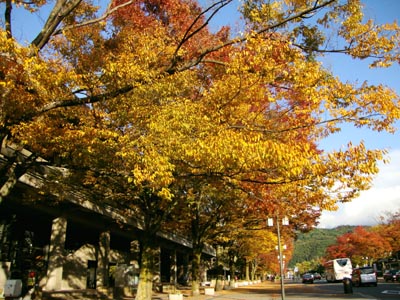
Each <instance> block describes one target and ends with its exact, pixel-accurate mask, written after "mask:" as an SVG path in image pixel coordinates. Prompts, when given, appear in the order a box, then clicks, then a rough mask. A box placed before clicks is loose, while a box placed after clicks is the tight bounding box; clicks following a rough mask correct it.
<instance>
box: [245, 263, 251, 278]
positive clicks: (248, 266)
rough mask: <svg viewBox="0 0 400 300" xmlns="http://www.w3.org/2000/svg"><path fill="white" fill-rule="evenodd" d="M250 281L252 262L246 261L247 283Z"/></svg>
mask: <svg viewBox="0 0 400 300" xmlns="http://www.w3.org/2000/svg"><path fill="white" fill-rule="evenodd" d="M249 280H250V262H248V261H246V281H249Z"/></svg>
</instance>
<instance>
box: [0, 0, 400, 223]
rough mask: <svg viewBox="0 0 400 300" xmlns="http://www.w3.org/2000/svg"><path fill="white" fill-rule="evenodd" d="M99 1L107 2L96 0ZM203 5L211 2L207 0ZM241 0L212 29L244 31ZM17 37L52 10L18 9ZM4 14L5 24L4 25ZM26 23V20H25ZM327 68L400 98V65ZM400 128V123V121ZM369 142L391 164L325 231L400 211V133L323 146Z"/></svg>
mask: <svg viewBox="0 0 400 300" xmlns="http://www.w3.org/2000/svg"><path fill="white" fill-rule="evenodd" d="M94 2H95V3H104V1H101V0H94ZM200 2H201V3H203V4H209V3H211V1H210V0H201V1H200ZM363 3H364V4H365V16H366V17H367V18H372V19H374V20H375V21H376V22H377V23H382V22H393V21H395V20H397V21H399V19H400V1H398V0H364V1H363ZM239 4H240V2H239V0H234V1H233V2H232V3H231V4H229V5H228V6H227V7H225V8H224V9H223V10H222V11H221V12H220V13H219V17H218V18H217V19H216V20H215V21H213V22H212V24H211V26H212V27H213V28H214V29H215V30H217V29H218V28H219V27H220V26H222V25H225V24H229V25H231V26H232V27H233V28H236V29H237V30H239V29H240V28H239V26H237V24H239V23H240V21H239V14H238V13H237V7H238V6H239ZM0 12H4V3H1V4H0ZM13 12H14V13H15V15H14V17H13V18H14V22H15V23H14V24H15V25H14V27H13V33H14V36H16V37H17V39H19V40H20V41H28V42H29V41H31V40H32V39H33V38H34V37H35V36H36V35H37V34H38V33H39V30H40V28H41V26H42V25H43V24H44V22H45V20H46V17H47V14H48V10H47V11H39V12H37V13H35V14H33V15H32V14H30V13H26V12H24V11H23V10H21V9H19V10H17V9H15V10H14V11H13ZM3 18H4V17H3V15H2V16H1V22H2V23H3V22H4V19H3ZM20 20H23V22H19V21H20ZM324 64H325V65H326V67H328V68H330V69H331V70H332V71H333V73H334V74H336V75H338V76H339V77H340V78H342V79H343V80H345V81H350V82H354V81H358V82H364V81H365V80H367V81H368V82H369V83H372V84H379V83H382V84H384V85H387V86H389V87H391V88H393V89H394V90H395V91H396V92H397V94H398V95H400V76H399V74H400V67H399V65H396V66H393V67H391V68H389V69H369V68H368V66H367V64H366V63H365V62H357V61H354V60H351V59H349V58H346V57H344V56H343V55H339V54H336V55H330V56H328V57H327V58H325V59H324ZM397 127H398V128H399V127H400V122H398V123H397ZM360 140H363V141H364V142H365V144H366V146H367V147H369V148H379V149H387V150H389V157H390V159H391V163H390V164H387V165H381V171H380V173H379V175H378V176H377V177H376V179H375V181H374V185H373V188H372V189H370V190H368V191H365V192H363V193H362V194H361V196H360V197H359V198H357V199H355V200H354V201H353V202H351V203H346V204H344V205H341V206H340V209H339V210H338V211H337V212H325V213H323V215H322V217H321V224H320V227H325V228H332V227H335V226H338V225H374V224H376V223H377V219H378V217H379V216H380V215H382V214H385V212H388V211H397V210H400V132H396V133H395V134H387V133H376V132H372V131H369V130H359V129H355V128H353V127H351V126H346V127H344V128H343V130H342V132H341V133H339V134H335V135H333V136H332V137H330V138H329V139H326V140H325V141H324V142H323V143H322V144H321V146H322V147H323V148H324V149H332V148H335V149H337V148H339V147H340V146H341V145H345V144H347V142H349V141H352V142H353V144H356V143H358V142H359V141H360Z"/></svg>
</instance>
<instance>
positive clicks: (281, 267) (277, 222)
mask: <svg viewBox="0 0 400 300" xmlns="http://www.w3.org/2000/svg"><path fill="white" fill-rule="evenodd" d="M279 223H280V222H279V215H277V216H276V229H277V235H278V252H279V273H280V282H281V296H282V300H285V282H284V280H283V256H282V246H281V229H280V224H279ZM273 224H274V221H273V219H272V218H268V226H273ZM282 225H289V220H288V218H287V217H284V218H282Z"/></svg>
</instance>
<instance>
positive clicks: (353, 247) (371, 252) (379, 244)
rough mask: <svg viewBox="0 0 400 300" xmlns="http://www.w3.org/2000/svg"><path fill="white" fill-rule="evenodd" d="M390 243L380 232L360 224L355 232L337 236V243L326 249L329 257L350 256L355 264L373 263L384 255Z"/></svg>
mask: <svg viewBox="0 0 400 300" xmlns="http://www.w3.org/2000/svg"><path fill="white" fill-rule="evenodd" d="M388 249H390V244H389V243H388V242H387V241H386V240H385V239H384V238H383V237H382V236H380V235H379V234H378V233H376V232H373V231H370V230H367V229H366V228H364V227H362V226H358V227H356V228H355V229H354V231H353V232H349V233H345V234H343V235H341V236H339V237H338V238H337V241H336V244H334V245H331V246H329V247H328V248H327V249H326V253H327V259H334V258H341V257H348V258H350V259H351V261H352V263H353V265H360V266H362V265H364V264H367V265H372V263H373V262H374V261H376V260H377V259H378V258H381V257H384V255H385V253H387V251H388Z"/></svg>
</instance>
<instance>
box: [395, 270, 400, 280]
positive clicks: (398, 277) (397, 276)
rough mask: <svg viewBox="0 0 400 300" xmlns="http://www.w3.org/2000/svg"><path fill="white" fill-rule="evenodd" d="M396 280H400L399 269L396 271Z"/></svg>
mask: <svg viewBox="0 0 400 300" xmlns="http://www.w3.org/2000/svg"><path fill="white" fill-rule="evenodd" d="M395 280H396V281H400V271H397V272H396V279H395Z"/></svg>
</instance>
